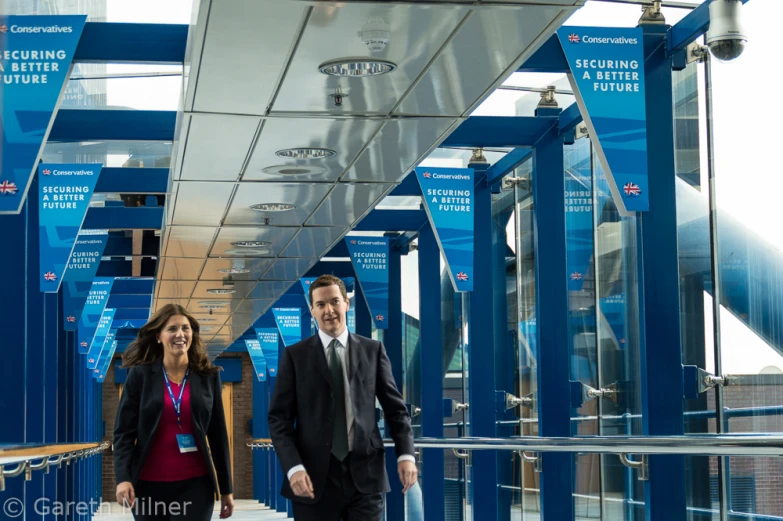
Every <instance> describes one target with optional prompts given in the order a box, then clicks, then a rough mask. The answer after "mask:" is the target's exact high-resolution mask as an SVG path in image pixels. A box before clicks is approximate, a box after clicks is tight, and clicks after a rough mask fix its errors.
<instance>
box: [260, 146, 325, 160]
mask: <svg viewBox="0 0 783 521" xmlns="http://www.w3.org/2000/svg"><path fill="white" fill-rule="evenodd" d="M336 153H337V152H335V151H334V150H330V149H328V148H313V147H302V148H287V149H285V150H278V151H277V152H275V154H277V155H278V156H280V157H288V158H291V159H323V158H325V157H332V156H333V155H335V154H336Z"/></svg>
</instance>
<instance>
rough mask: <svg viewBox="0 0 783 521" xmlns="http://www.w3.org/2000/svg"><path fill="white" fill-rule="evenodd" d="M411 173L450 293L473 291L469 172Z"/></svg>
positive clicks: (436, 170) (427, 170)
mask: <svg viewBox="0 0 783 521" xmlns="http://www.w3.org/2000/svg"><path fill="white" fill-rule="evenodd" d="M415 171H416V178H417V179H418V180H419V185H420V186H421V194H422V198H423V199H424V208H425V210H426V211H427V217H429V220H430V225H431V226H432V229H433V230H434V231H435V239H436V240H437V241H438V246H440V251H441V253H442V254H443V257H444V258H445V259H446V267H447V269H448V272H449V277H450V278H451V284H452V285H453V286H454V291H457V292H469V291H473V242H474V240H473V230H474V222H475V217H474V213H473V188H474V186H475V183H474V180H473V177H474V176H473V169H472V168H423V167H419V168H416V170H415Z"/></svg>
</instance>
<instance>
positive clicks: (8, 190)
mask: <svg viewBox="0 0 783 521" xmlns="http://www.w3.org/2000/svg"><path fill="white" fill-rule="evenodd" d="M18 190H19V189H18V188H17V187H16V183H12V182H10V181H3V182H2V183H0V194H3V195H16V192H17V191H18Z"/></svg>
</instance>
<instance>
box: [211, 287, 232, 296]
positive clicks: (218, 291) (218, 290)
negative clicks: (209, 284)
mask: <svg viewBox="0 0 783 521" xmlns="http://www.w3.org/2000/svg"><path fill="white" fill-rule="evenodd" d="M236 292H237V290H235V289H233V288H210V289H208V290H207V293H210V294H212V295H231V294H232V293H236Z"/></svg>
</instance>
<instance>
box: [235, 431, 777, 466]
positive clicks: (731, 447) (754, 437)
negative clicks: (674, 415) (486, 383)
mask: <svg viewBox="0 0 783 521" xmlns="http://www.w3.org/2000/svg"><path fill="white" fill-rule="evenodd" d="M259 441H260V440H259ZM383 442H384V446H385V447H394V442H393V441H392V440H389V439H385V440H383ZM247 445H248V447H252V448H270V447H271V444H270V443H258V442H252V443H248V444H247ZM413 445H414V447H416V448H419V449H453V450H469V451H471V450H512V451H525V452H571V453H581V454H618V455H626V456H627V455H628V454H646V455H649V454H681V455H687V456H783V436H775V435H764V434H748V435H742V434H733V435H693V436H601V437H597V436H584V437H574V438H554V437H549V438H548V437H542V436H515V437H510V438H416V439H414V440H413ZM463 454H464V453H463ZM629 462H630V461H629ZM630 463H635V462H630Z"/></svg>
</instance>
